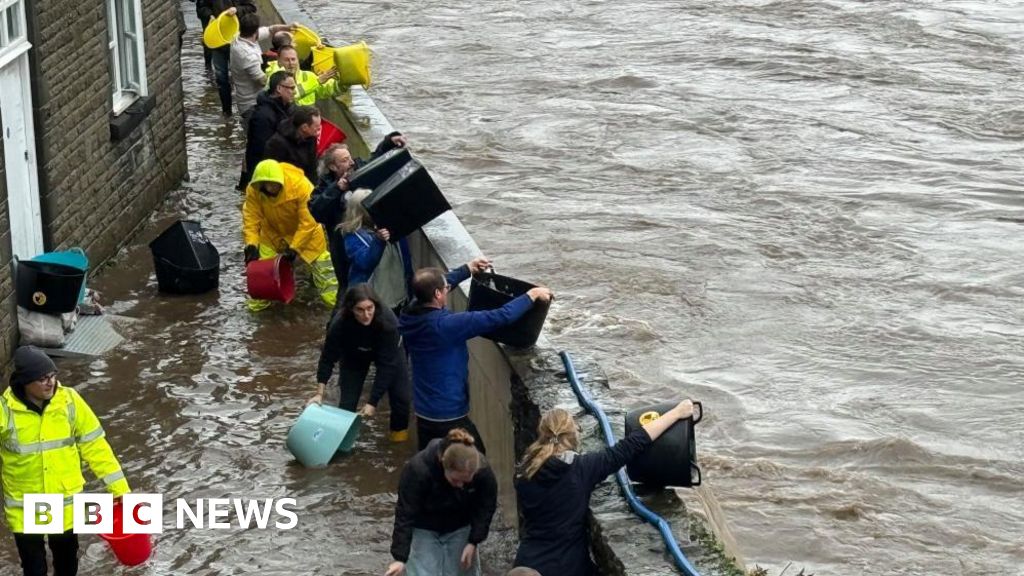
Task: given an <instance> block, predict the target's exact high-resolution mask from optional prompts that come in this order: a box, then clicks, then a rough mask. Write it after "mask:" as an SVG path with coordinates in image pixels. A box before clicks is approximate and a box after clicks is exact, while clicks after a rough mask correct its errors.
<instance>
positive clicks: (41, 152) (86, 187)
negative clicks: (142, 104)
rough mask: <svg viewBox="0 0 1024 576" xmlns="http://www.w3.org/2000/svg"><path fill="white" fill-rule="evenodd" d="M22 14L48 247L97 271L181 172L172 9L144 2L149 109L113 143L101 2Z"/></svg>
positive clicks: (155, 0) (60, 0) (49, 4)
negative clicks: (70, 252) (76, 252)
mask: <svg viewBox="0 0 1024 576" xmlns="http://www.w3.org/2000/svg"><path fill="white" fill-rule="evenodd" d="M27 6H28V7H29V15H28V17H29V21H30V25H29V30H30V38H31V39H32V41H33V43H34V46H33V49H32V51H31V52H30V54H31V67H32V78H33V81H32V91H33V103H34V108H35V129H36V149H37V152H38V163H37V165H38V167H39V185H40V201H41V205H42V214H43V234H44V241H45V245H46V247H47V249H50V250H54V249H62V248H67V247H71V246H81V247H82V248H84V249H85V251H86V253H87V254H88V256H89V258H90V260H91V261H92V262H93V263H94V264H95V263H100V262H102V261H104V260H106V259H107V258H109V257H110V256H112V255H114V254H115V253H116V251H117V249H118V248H119V247H120V246H121V245H122V244H123V243H124V242H125V241H126V240H127V238H128V237H129V235H130V234H131V233H132V232H133V231H134V230H135V228H136V227H137V226H138V225H139V224H140V223H141V222H142V221H143V220H144V219H146V218H147V217H148V216H149V215H150V213H151V212H152V210H153V208H154V207H156V205H157V204H158V203H159V202H160V201H161V200H162V199H163V197H164V195H165V194H166V193H167V192H168V191H169V190H171V189H173V188H174V187H176V186H177V185H178V183H179V182H180V181H181V179H182V177H183V176H184V175H185V172H186V169H187V163H186V157H185V112H184V106H183V95H182V89H181V64H180V60H179V57H178V55H179V32H180V31H181V30H182V29H183V28H182V20H181V17H180V12H179V7H178V2H177V1H176V0H143V1H142V13H143V15H142V19H143V24H144V35H145V47H146V74H147V77H148V86H149V94H150V96H151V98H153V99H154V100H155V107H154V108H153V109H152V110H151V111H150V112H149V113H148V115H147V116H146V117H145V119H144V120H142V122H141V124H140V125H138V126H137V127H135V129H134V130H133V131H132V132H131V133H130V134H129V135H128V136H127V137H125V138H123V139H122V140H120V141H113V140H112V138H111V128H110V122H111V112H112V104H111V97H110V87H111V69H110V68H111V67H110V59H109V53H108V48H107V42H108V40H107V7H106V2H105V1H101V2H74V1H71V0H37V1H35V2H31V3H29V4H27ZM126 113H128V112H124V113H123V114H126Z"/></svg>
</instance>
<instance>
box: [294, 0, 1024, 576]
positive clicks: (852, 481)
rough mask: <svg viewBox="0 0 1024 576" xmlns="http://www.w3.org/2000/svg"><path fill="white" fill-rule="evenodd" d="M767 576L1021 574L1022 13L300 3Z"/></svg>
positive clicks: (932, 4) (479, 234)
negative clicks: (651, 408)
mask: <svg viewBox="0 0 1024 576" xmlns="http://www.w3.org/2000/svg"><path fill="white" fill-rule="evenodd" d="M300 5H301V6H302V7H303V8H304V9H305V10H306V11H307V12H308V13H309V14H311V15H312V17H313V18H314V20H315V21H316V23H317V24H318V26H319V28H320V29H321V31H322V32H323V33H324V35H325V37H327V38H329V39H331V40H334V41H335V42H345V41H354V40H358V39H366V40H367V41H368V42H369V43H370V44H371V46H372V47H373V48H374V50H375V72H374V78H375V82H376V84H375V85H374V86H373V87H372V89H371V95H372V96H373V97H374V99H375V100H376V101H377V103H378V105H379V106H380V107H381V109H382V110H383V111H384V112H385V114H387V115H388V117H389V118H390V120H391V121H392V123H393V124H394V125H395V126H397V127H399V128H401V129H402V130H404V131H405V132H406V133H407V134H408V135H409V137H410V139H411V141H412V143H413V147H414V151H415V153H416V154H417V155H418V156H420V157H421V158H422V159H423V160H424V163H425V164H426V165H427V166H428V167H430V169H431V171H432V173H433V175H434V178H435V180H437V181H438V183H439V184H440V185H441V187H442V189H443V190H444V191H445V193H446V194H447V195H448V197H449V199H450V200H451V201H452V203H453V204H454V205H456V211H457V213H458V214H459V216H460V217H461V218H462V220H463V221H464V222H465V223H466V226H467V228H468V229H469V231H470V232H471V233H472V234H473V235H474V237H475V238H476V240H477V242H478V243H479V245H480V246H481V248H482V249H483V250H484V252H485V253H486V254H488V255H489V256H491V257H493V258H495V260H496V262H497V266H498V269H499V271H504V272H506V273H511V274H514V275H517V276H520V277H522V278H525V279H529V280H535V281H540V282H545V283H548V284H550V285H551V286H552V287H553V288H554V289H555V291H556V293H558V295H559V300H558V302H556V304H555V306H554V307H553V308H552V312H551V314H550V316H549V325H548V335H549V336H550V337H551V338H552V339H553V340H554V342H555V343H556V344H557V345H558V346H560V347H562V348H565V349H568V350H573V351H579V352H584V351H586V352H587V353H591V354H594V355H596V356H597V357H598V359H600V360H601V361H602V362H603V364H604V366H605V368H606V369H608V370H609V372H610V375H611V377H612V378H611V379H612V382H613V384H614V386H616V393H617V394H619V396H620V398H621V400H622V402H623V403H624V404H626V405H630V406H636V405H640V404H642V403H644V402H647V401H652V400H658V399H668V398H674V397H677V396H680V395H683V394H689V395H693V396H695V397H697V398H700V399H702V400H704V402H705V405H706V406H707V407H708V412H709V415H708V418H707V419H706V420H705V424H703V425H702V426H703V427H702V429H701V434H700V439H699V442H700V447H699V451H700V453H701V459H702V462H703V464H704V466H705V467H706V468H705V478H707V479H708V482H709V484H710V486H711V487H712V488H713V489H714V491H715V492H716V494H717V495H718V497H719V499H720V500H721V501H722V504H723V506H724V507H725V510H726V514H727V516H728V518H729V520H730V523H731V526H732V528H733V530H734V532H735V535H736V537H737V540H738V541H739V544H740V549H741V551H742V552H743V555H744V556H745V558H746V559H747V560H748V562H749V563H750V564H754V563H757V564H760V565H762V566H766V567H768V568H770V569H771V570H772V573H773V574H777V573H778V572H779V571H781V570H782V569H783V568H784V567H785V566H786V565H787V563H788V562H790V561H793V562H794V563H795V566H794V567H793V568H791V569H790V571H789V572H788V573H789V574H792V573H795V572H796V568H798V567H800V566H806V567H807V568H808V572H813V573H817V574H851V575H852V574H907V575H910V574H914V575H917V574H964V575H968V574H970V575H981V574H1024V568H1021V566H1022V565H1024V545H1022V539H1021V534H1022V533H1024V499H1022V498H1021V495H1022V494H1024V480H1022V478H1024V411H1022V410H1021V409H1020V405H1021V404H1022V401H1024V389H1022V388H1021V386H1020V383H1021V378H1022V376H1024V355H1022V354H1021V351H1022V349H1024V328H1022V324H1024V308H1022V306H1021V302H1022V301H1024V239H1022V234H1024V195H1022V192H1024V189H1022V186H1021V174H1022V168H1024V166H1022V164H1024V162H1022V155H1021V152H1022V148H1024V145H1022V140H1024V113H1022V112H1021V107H1020V102H1021V101H1022V99H1024V88H1022V84H1021V82H1020V70H1021V69H1022V65H1024V58H1022V51H1021V45H1022V41H1024V8H1022V6H1021V4H1020V3H1019V2H1015V1H988V2H985V1H980V0H979V1H964V2H951V1H948V0H922V1H909V0H907V1H900V0H895V1H883V2H868V3H865V2H853V1H848V0H831V1H816V0H808V1H797V0H794V1H785V2H778V1H777V2H770V1H756V0H741V1H737V0H726V1H721V0H716V1H705V0H698V1H689V2H678V1H665V0H660V1H657V2H654V1H628V2H596V1H588V0H581V1H570V0H555V1H543V2H541V1H535V0H525V1H515V2H512V1H507V0H505V1H497V2H487V3H480V2H468V1H462V0H425V1H423V2H415V3H411V2H380V3H367V2H362V1H345V0H301V1H300Z"/></svg>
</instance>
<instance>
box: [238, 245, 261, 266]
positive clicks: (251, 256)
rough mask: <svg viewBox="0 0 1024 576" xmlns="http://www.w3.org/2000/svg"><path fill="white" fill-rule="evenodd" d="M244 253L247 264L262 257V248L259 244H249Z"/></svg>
mask: <svg viewBox="0 0 1024 576" xmlns="http://www.w3.org/2000/svg"><path fill="white" fill-rule="evenodd" d="M242 253H243V254H245V263H246V264H248V263H249V262H252V261H253V260H259V259H260V248H259V246H255V245H253V244H249V245H248V246H246V247H245V250H243V251H242Z"/></svg>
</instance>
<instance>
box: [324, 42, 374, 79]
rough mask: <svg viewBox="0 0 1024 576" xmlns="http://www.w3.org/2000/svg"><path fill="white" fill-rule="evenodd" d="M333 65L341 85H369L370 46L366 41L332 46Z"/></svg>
mask: <svg viewBox="0 0 1024 576" xmlns="http://www.w3.org/2000/svg"><path fill="white" fill-rule="evenodd" d="M333 50H334V67H335V69H336V70H337V71H338V75H337V76H335V78H336V79H337V80H338V84H341V85H342V86H362V87H364V88H366V87H368V86H369V85H370V47H369V46H367V45H366V42H362V41H360V42H356V43H355V44H349V45H348V46H342V47H340V48H334V49H333Z"/></svg>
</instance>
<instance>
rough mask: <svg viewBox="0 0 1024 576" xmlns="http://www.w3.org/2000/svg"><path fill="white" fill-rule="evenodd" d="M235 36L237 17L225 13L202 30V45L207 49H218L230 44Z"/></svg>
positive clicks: (236, 32)
mask: <svg viewBox="0 0 1024 576" xmlns="http://www.w3.org/2000/svg"><path fill="white" fill-rule="evenodd" d="M235 36H238V16H235V15H234V14H228V13H227V12H226V11H225V12H221V13H220V15H219V16H217V17H216V18H214V19H213V22H210V24H209V25H208V26H207V27H206V28H205V29H203V44H205V45H206V47H207V48H220V47H221V46H227V45H228V44H231V41H232V40H234V39H235Z"/></svg>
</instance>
